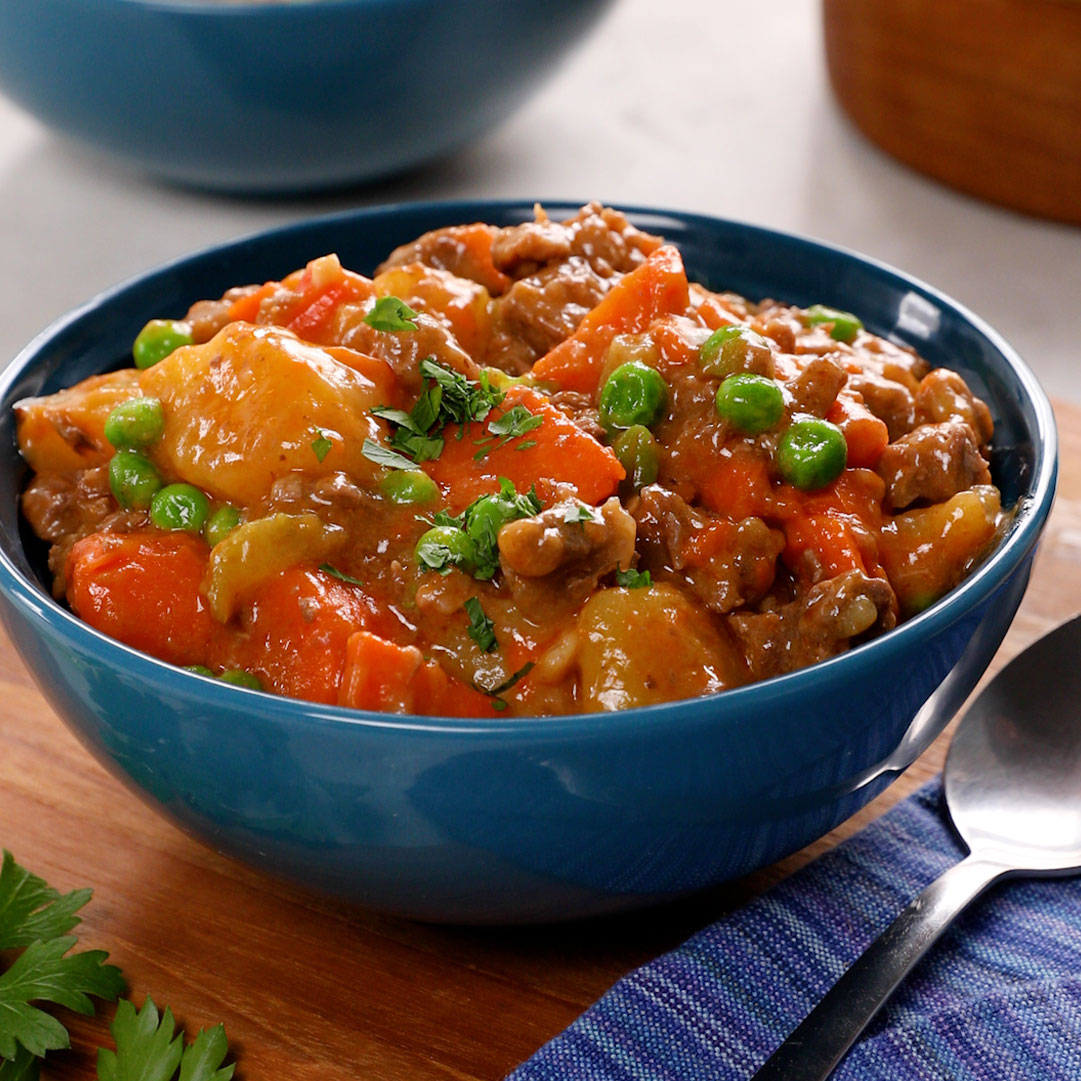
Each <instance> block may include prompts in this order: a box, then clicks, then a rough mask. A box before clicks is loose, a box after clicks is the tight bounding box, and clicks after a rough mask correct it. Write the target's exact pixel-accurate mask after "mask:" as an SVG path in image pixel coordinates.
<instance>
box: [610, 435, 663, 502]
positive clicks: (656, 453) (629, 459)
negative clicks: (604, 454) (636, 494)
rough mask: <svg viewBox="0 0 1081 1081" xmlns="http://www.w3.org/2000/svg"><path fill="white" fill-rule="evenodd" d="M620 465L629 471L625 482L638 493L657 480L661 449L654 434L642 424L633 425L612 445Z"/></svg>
mask: <svg viewBox="0 0 1081 1081" xmlns="http://www.w3.org/2000/svg"><path fill="white" fill-rule="evenodd" d="M612 450H614V451H615V453H616V457H617V458H618V459H619V462H620V465H622V466H623V468H624V469H625V470H626V471H627V479H626V481H625V483H626V484H628V485H629V486H630V487H631V488H633V489H634V490H635V491H637V490H638V489H639V488H644V487H645V486H646V485H647V484H652V483H653V482H654V481H655V480H656V479H657V472H658V470H659V469H660V458H661V447H660V444H659V443H658V442H657V440H656V439H654V438H653V433H652V432H650V430H649V429H648V428H647V427H645V425H642V424H632V425H631V426H630V427H629V428H628V429H627V430H626V431H625V432H622V433H620V436H619V438H618V439H617V440H616V441H615V442H614V443H613V444H612Z"/></svg>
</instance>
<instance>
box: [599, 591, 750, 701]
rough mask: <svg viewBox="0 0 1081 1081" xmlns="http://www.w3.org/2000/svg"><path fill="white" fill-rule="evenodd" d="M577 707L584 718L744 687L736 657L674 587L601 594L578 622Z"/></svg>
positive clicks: (704, 615)
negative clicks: (589, 714) (590, 715)
mask: <svg viewBox="0 0 1081 1081" xmlns="http://www.w3.org/2000/svg"><path fill="white" fill-rule="evenodd" d="M578 634H579V642H580V644H579V651H578V667H579V671H580V672H581V679H582V682H581V706H582V708H583V709H584V710H586V711H587V712H591V713H599V712H601V711H602V710H617V709H631V708H633V707H635V706H649V705H654V704H655V703H658V702H669V701H672V700H673V699H678V698H693V697H695V696H697V695H701V694H710V693H712V692H713V691H720V690H723V689H724V688H726V687H734V686H737V685H738V684H740V683H744V682H746V678H747V676H746V671H745V668H744V663H743V656H742V654H741V653H740V652H739V651H738V650H737V649H736V647H735V646H734V645H733V644H732V643H731V642H730V641H729V640H728V639H727V638H725V637H724V636H723V635H722V633H721V632H720V631H719V630H718V629H717V628H716V626H715V625H714V624H713V622H712V621H711V620H710V618H709V615H708V614H707V613H706V612H705V611H704V610H703V609H702V608H700V607H699V606H698V605H696V604H695V603H694V602H693V601H692V600H690V599H689V598H688V597H686V596H685V595H684V594H683V593H681V592H680V591H679V590H678V589H676V588H675V587H674V586H669V585H663V584H661V585H655V586H651V587H649V588H648V589H621V588H617V589H603V590H601V591H600V592H599V593H595V594H594V595H593V596H592V597H590V599H589V600H588V601H587V602H586V605H585V607H584V608H583V609H582V613H581V615H580V616H579V618H578Z"/></svg>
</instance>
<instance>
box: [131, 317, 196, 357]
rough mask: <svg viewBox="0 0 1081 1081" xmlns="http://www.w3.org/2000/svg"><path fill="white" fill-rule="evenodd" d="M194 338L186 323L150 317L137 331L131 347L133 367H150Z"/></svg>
mask: <svg viewBox="0 0 1081 1081" xmlns="http://www.w3.org/2000/svg"><path fill="white" fill-rule="evenodd" d="M194 340H195V339H194V338H193V337H192V334H191V327H190V326H189V325H188V324H187V323H181V322H179V321H178V320H173V319H151V320H150V322H149V323H147V324H146V326H145V327H143V329H142V330H140V331H139V334H138V336H137V337H136V339H135V344H134V345H133V346H132V347H131V354H132V356H133V357H134V358H135V367H136V368H152V367H153V366H154V365H155V364H157V362H158V361H159V360H164V359H165V358H166V357H167V356H168V355H169V354H170V353H171V352H172V351H173V350H174V349H179V348H180V347H181V346H182V345H191V343H192V342H193V341H194Z"/></svg>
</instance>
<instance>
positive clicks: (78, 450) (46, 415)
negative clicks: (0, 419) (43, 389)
mask: <svg viewBox="0 0 1081 1081" xmlns="http://www.w3.org/2000/svg"><path fill="white" fill-rule="evenodd" d="M140 393H141V391H140V390H139V373H138V372H137V371H136V370H135V369H134V368H123V369H121V370H120V371H118V372H108V373H107V374H105V375H92V376H90V378H89V379H84V380H83V381H82V382H81V383H76V384H75V386H73V387H68V388H67V389H66V390H61V391H58V392H57V393H56V394H49V395H46V396H44V397H41V398H23V399H22V401H19V402H16V403H15V421H16V431H17V434H18V440H19V449H20V450H21V451H22V454H23V457H24V458H25V459H26V460H27V461H28V462H29V463H30V466H31V468H32V469H33V470H34V472H36V473H72V472H75V471H76V470H79V469H89V468H90V467H91V466H95V465H101V464H102V463H104V462H105V461H107V460H108V459H109V458H110V457H112V453H113V448H112V446H111V445H110V443H109V441H108V440H107V439H106V438H105V421H106V420H107V419H108V417H109V414H110V413H111V412H112V411H113V409H114V408H116V406H118V405H119V404H120V403H121V402H126V401H127V400H128V399H129V398H136V397H138V396H139V394H140Z"/></svg>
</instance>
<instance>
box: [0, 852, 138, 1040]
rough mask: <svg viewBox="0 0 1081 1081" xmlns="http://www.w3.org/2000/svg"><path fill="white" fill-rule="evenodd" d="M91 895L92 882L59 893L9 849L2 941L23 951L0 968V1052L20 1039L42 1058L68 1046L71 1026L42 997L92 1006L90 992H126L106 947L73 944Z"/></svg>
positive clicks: (0, 915) (2, 868)
mask: <svg viewBox="0 0 1081 1081" xmlns="http://www.w3.org/2000/svg"><path fill="white" fill-rule="evenodd" d="M89 900H90V890H75V891H73V892H72V893H68V894H64V895H61V894H59V893H58V892H57V891H56V890H54V889H53V888H52V887H51V886H49V885H47V884H46V883H45V881H44V880H43V879H40V878H38V877H37V876H36V875H32V874H30V872H29V871H26V870H24V869H23V868H22V867H20V866H19V865H18V864H17V863H16V862H15V859H14V857H13V856H12V855H11V853H10V852H7V851H5V852H4V858H3V863H2V864H0V949H2V950H12V949H21V950H22V952H21V953H20V954H19V955H18V957H16V958H15V960H14V961H13V962H12V963H11V965H10V966H9V967H8V968H7V969H6V970H5V971H4V972H3V973H2V974H0V1059H8V1060H14V1059H15V1057H16V1055H17V1054H18V1051H19V1048H20V1047H22V1048H23V1050H24V1052H28V1053H29V1054H30V1055H32V1056H35V1057H37V1058H40V1057H41V1056H42V1055H44V1054H45V1053H46V1052H47V1051H57V1050H60V1049H61V1048H65V1047H69V1046H70V1042H71V1041H70V1038H69V1036H68V1031H67V1029H66V1028H64V1026H63V1025H62V1024H61V1023H60V1022H59V1021H58V1020H57V1019H56V1018H55V1017H53V1016H52V1015H51V1014H49V1013H46V1012H45V1010H43V1009H41V1008H40V1006H38V1005H36V1004H37V1003H49V1004H51V1005H55V1006H65V1007H67V1008H68V1009H69V1010H74V1011H75V1012H76V1013H82V1014H92V1013H93V1012H94V1004H93V1003H92V1002H91V1000H90V996H93V997H94V998H100V999H105V1000H106V1001H108V1002H113V1001H115V999H116V997H117V996H118V995H119V994H121V993H122V992H123V990H124V979H123V977H122V976H121V975H120V969H118V968H117V967H116V966H115V965H107V964H105V958H106V957H108V954H107V953H105V952H104V951H103V950H80V951H78V952H71V951H72V950H73V947H74V946H75V945H76V943H77V942H78V939H77V938H76V937H75V936H74V935H69V934H68V933H67V932H69V931H70V930H71V929H72V928H73V927H75V926H76V925H77V924H78V923H79V922H80V918H79V917H78V916H76V915H75V913H76V912H78V911H79V909H81V908H82V907H83V906H84V905H85V904H86V903H87V901H89ZM23 1057H24V1058H25V1054H24V1056H23Z"/></svg>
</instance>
